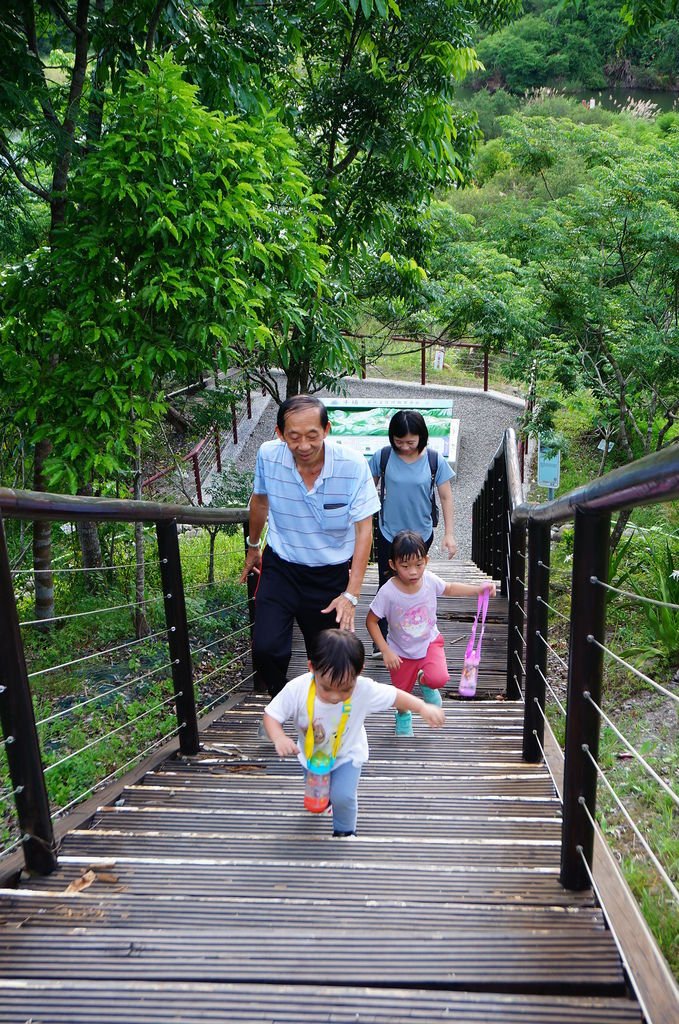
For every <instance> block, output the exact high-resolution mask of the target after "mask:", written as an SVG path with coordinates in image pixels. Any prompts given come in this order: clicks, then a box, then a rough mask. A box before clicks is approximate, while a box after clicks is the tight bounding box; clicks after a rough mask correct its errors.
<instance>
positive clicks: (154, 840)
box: [0, 563, 641, 1024]
mask: <svg viewBox="0 0 679 1024" xmlns="http://www.w3.org/2000/svg"><path fill="white" fill-rule="evenodd" d="M453 564H454V563H453ZM441 570H442V574H443V575H446V576H447V577H448V578H450V571H446V569H444V568H443V566H442V567H441ZM373 583H374V581H373ZM366 589H367V590H368V591H370V590H371V589H372V588H371V587H367V588H366ZM474 607H475V601H474V602H468V601H458V602H453V601H448V602H443V603H442V607H441V613H442V626H443V629H442V631H443V632H444V635H446V636H447V638H448V639H449V640H450V639H455V637H457V636H458V635H464V636H465V641H464V642H462V641H460V642H459V643H457V644H454V645H452V646H447V651H448V653H449V661H450V665H451V684H456V681H457V677H458V675H459V666H460V665H461V661H462V654H463V648H464V646H465V643H466V636H467V635H468V629H469V620H470V618H471V617H472V615H473V611H474ZM502 613H503V603H502V601H501V599H498V601H497V602H496V603H495V608H494V611H493V617H494V619H495V625H491V626H490V627H489V628H488V629H487V634H486V638H487V641H488V643H487V645H486V646H485V647H484V662H483V672H482V675H481V692H482V694H485V695H491V696H492V695H499V693H500V689H501V686H502V688H503V687H504V663H503V659H504V658H505V657H506V655H505V653H504V650H505V648H504V640H503V629H502V626H501V623H500V622H499V621H498V619H501V618H502ZM364 615H365V607H364V608H363V613H362V614H361V615H360V616H359V619H358V620H357V621H358V622H359V623H362V622H363V620H364ZM359 632H361V630H360V629H359ZM458 663H459V664H458ZM305 667H306V666H305V664H304V656H303V653H302V651H301V649H298V650H297V652H296V655H295V660H294V661H293V666H292V668H293V671H297V670H302V668H305ZM366 672H367V674H370V675H374V676H375V677H376V678H381V677H382V678H384V676H383V672H384V670H383V669H382V668H381V667H380V666H379V665H377V663H372V662H370V661H369V662H368V667H367V670H366ZM264 703H265V702H264V699H263V698H258V697H255V696H252V695H245V696H244V697H243V699H242V700H241V701H240V702H239V703H238V704H237V705H236V706H235V707H234V708H233V709H231V710H230V711H228V712H227V714H225V715H224V716H223V717H222V718H221V719H219V720H218V721H217V722H215V723H214V724H212V725H211V726H210V727H209V728H208V729H207V730H206V731H205V732H204V733H203V749H202V751H201V753H200V754H199V755H198V756H196V757H192V758H182V757H180V756H174V757H171V758H169V759H167V760H166V761H165V762H164V763H163V764H161V765H160V766H159V767H157V768H156V769H154V770H152V771H149V772H147V773H146V775H145V776H144V777H143V779H142V780H141V781H140V783H139V784H138V785H133V786H129V787H127V788H126V789H125V790H124V791H123V792H122V793H121V795H120V797H119V799H117V800H116V801H115V802H114V803H111V804H109V805H106V806H102V807H101V808H100V809H99V810H98V811H97V813H96V814H95V815H94V816H93V817H92V819H91V820H90V821H89V822H88V823H87V824H86V826H84V827H82V828H78V829H76V830H74V831H72V832H71V833H69V835H68V836H67V837H66V839H65V840H64V842H63V845H62V849H61V854H60V868H59V870H58V871H57V872H55V873H54V874H53V875H51V876H49V877H47V878H45V879H41V880H39V881H37V880H28V881H23V882H22V883H21V885H20V887H19V889H18V890H4V891H3V893H2V902H1V904H0V919H1V922H0V923H1V927H0V1024H4V1022H10V1021H11V1022H19V1021H21V1022H26V1021H34V1022H36V1024H37V1022H38V1021H40V1022H41V1024H57V1022H69V1024H72V1022H76V1021H78V1022H83V1021H95V1020H96V1021H98V1022H102V1024H105V1022H111V1024H113V1022H123V1021H124V1022H126V1024H142V1022H148V1021H169V1020H172V1021H176V1022H180V1024H187V1022H189V1021H229V1022H236V1024H237V1022H242V1024H246V1022H269V1024H273V1022H281V1024H282V1022H300V1024H301V1022H307V1021H308V1022H312V1021H313V1022H321V1021H333V1022H342V1024H344V1022H346V1024H348V1022H373V1024H377V1022H382V1024H387V1022H389V1024H398V1022H405V1021H413V1020H419V1021H426V1022H429V1024H439V1022H441V1024H442V1022H444V1021H445V1022H450V1021H455V1022H456V1024H472V1022H476V1024H493V1022H507V1024H509V1022H512V1024H530V1022H532V1024H557V1022H564V1024H565V1022H572V1024H595V1022H596V1024H604V1022H605V1024H627V1022H640V1021H641V1013H640V1010H639V1008H638V1005H637V1004H636V1002H635V1001H633V1000H632V999H630V998H629V997H628V993H627V988H626V983H625V978H624V974H623V970H622V966H621V963H620V959H619V957H618V954H617V951H616V947H615V944H614V941H613V939H612V937H611V935H610V933H609V932H608V931H607V929H606V927H605V925H604V921H603V917H602V914H601V911H600V910H599V909H598V907H597V906H596V905H595V902H594V900H593V898H592V895H591V893H589V892H584V893H569V892H566V891H564V890H563V889H562V888H561V886H560V884H559V881H558V872H559V850H560V842H559V840H560V805H559V802H558V799H557V797H556V794H555V791H554V787H553V784H552V781H551V778H550V776H549V773H548V771H547V769H546V768H545V767H544V766H543V765H530V764H526V763H524V762H523V761H522V759H521V732H522V706H521V705H520V704H516V703H510V702H506V701H503V700H485V701H484V700H479V701H474V702H466V703H465V702H461V701H459V700H453V699H449V700H446V701H445V708H446V713H447V721H446V725H445V727H444V728H443V729H442V730H440V731H436V732H434V731H430V730H429V729H428V728H427V727H426V726H425V725H424V723H422V722H421V720H418V719H415V737H414V738H413V739H404V738H399V739H396V738H395V737H394V736H393V717H392V715H391V714H383V715H376V716H373V717H372V718H371V719H369V720H368V723H367V726H368V735H369V740H370V751H371V758H370V761H369V763H368V764H367V765H366V767H365V769H364V772H363V777H362V780H361V784H360V788H359V803H360V809H359V835H358V837H357V838H356V839H355V840H337V839H332V837H331V821H330V819H329V818H328V817H326V816H311V815H308V814H306V812H304V810H303V808H302V780H301V771H300V768H299V765H298V764H297V762H296V761H294V760H286V761H281V760H279V759H278V758H277V757H276V755H275V752H274V751H273V748H272V747H271V746H270V745H269V744H266V745H264V744H261V743H259V742H258V741H257V739H256V730H257V724H258V721H259V718H260V715H261V711H262V708H263V706H264ZM80 886H82V887H83V888H82V889H81V891H79V892H75V893H73V892H71V893H69V892H68V889H69V887H71V888H76V889H77V888H78V887H80Z"/></svg>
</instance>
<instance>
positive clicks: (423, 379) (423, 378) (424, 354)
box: [420, 338, 427, 387]
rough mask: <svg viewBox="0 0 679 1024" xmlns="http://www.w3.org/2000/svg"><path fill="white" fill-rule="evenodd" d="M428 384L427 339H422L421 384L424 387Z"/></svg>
mask: <svg viewBox="0 0 679 1024" xmlns="http://www.w3.org/2000/svg"><path fill="white" fill-rule="evenodd" d="M426 383H427V346H426V342H425V339H424V338H423V339H422V342H421V349H420V384H421V385H422V386H423V387H424V385H425V384H426Z"/></svg>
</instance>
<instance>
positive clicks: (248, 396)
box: [245, 385, 252, 420]
mask: <svg viewBox="0 0 679 1024" xmlns="http://www.w3.org/2000/svg"><path fill="white" fill-rule="evenodd" d="M245 411H246V415H247V417H248V419H249V420H251V419H252V395H251V393H250V386H249V385H248V387H246V389H245Z"/></svg>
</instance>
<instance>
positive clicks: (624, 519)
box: [609, 508, 632, 551]
mask: <svg viewBox="0 0 679 1024" xmlns="http://www.w3.org/2000/svg"><path fill="white" fill-rule="evenodd" d="M631 518H632V509H631V508H626V509H624V510H623V511H622V512H621V513H620V515H619V516H618V521H617V522H616V524H615V526H614V527H613V529H612V530H611V539H610V541H609V546H610V549H611V551H615V549H616V548H617V546H618V544H619V543H620V539H621V537H622V535H623V533H624V530H625V527H626V526H627V524H628V522H629V521H630V519H631Z"/></svg>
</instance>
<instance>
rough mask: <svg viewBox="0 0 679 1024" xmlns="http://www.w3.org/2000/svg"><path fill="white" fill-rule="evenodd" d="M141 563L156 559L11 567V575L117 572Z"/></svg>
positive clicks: (149, 562)
mask: <svg viewBox="0 0 679 1024" xmlns="http://www.w3.org/2000/svg"><path fill="white" fill-rule="evenodd" d="M143 565H158V561H157V559H148V558H147V559H145V560H144V561H143V562H121V563H120V564H119V565H99V566H96V567H93V566H90V565H75V566H69V567H64V568H63V569H58V568H57V569H55V568H52V569H13V570H12V575H13V576H19V575H25V574H27V573H28V574H29V575H33V574H34V573H36V572H38V573H40V572H49V573H51V574H52V575H53V576H54V575H56V574H57V573H61V572H117V570H118V569H139V568H141V566H143Z"/></svg>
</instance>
